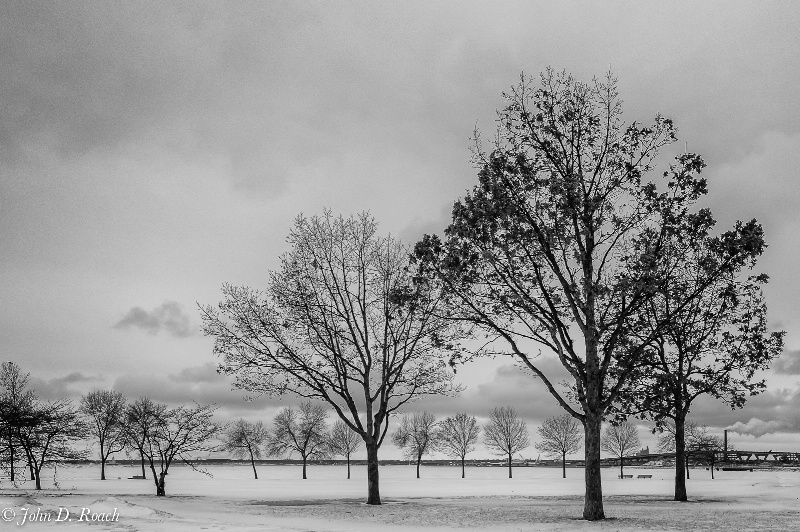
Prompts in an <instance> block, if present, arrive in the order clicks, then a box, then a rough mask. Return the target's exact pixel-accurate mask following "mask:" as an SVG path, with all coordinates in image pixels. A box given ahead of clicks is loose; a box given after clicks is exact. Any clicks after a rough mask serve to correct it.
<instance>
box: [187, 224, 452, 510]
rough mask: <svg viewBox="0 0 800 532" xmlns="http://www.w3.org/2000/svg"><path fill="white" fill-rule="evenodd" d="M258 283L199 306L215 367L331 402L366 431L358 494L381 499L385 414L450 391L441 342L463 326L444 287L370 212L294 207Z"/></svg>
mask: <svg viewBox="0 0 800 532" xmlns="http://www.w3.org/2000/svg"><path fill="white" fill-rule="evenodd" d="M288 243H289V245H290V246H291V249H290V251H289V252H287V253H286V254H285V255H283V256H282V257H281V266H280V269H279V270H278V271H275V272H272V273H271V274H270V281H269V283H268V287H267V290H266V292H260V291H256V290H253V289H250V288H247V287H235V286H230V285H225V286H224V288H223V293H224V295H225V299H224V301H222V302H221V303H220V304H219V308H218V309H215V308H213V307H211V306H206V307H203V308H202V309H201V310H202V314H203V324H204V332H205V333H206V334H207V335H210V336H213V337H215V338H216V343H215V347H214V351H215V353H216V354H217V355H218V356H220V357H221V358H222V364H221V366H220V367H221V369H222V371H224V372H225V373H227V374H230V375H234V376H235V377H236V381H235V385H236V386H237V387H239V388H242V389H245V390H249V391H251V392H254V393H256V394H260V393H267V394H283V393H292V394H295V395H298V396H300V397H305V398H313V399H318V400H322V401H324V402H326V403H327V404H328V405H330V406H331V407H332V408H333V410H334V412H336V414H337V415H338V416H339V418H340V419H341V420H342V421H344V422H345V423H346V424H347V426H348V427H350V429H351V430H353V431H354V432H356V434H358V435H359V436H360V437H361V439H362V440H363V441H364V444H365V447H366V451H367V491H368V494H367V503H368V504H380V502H381V498H380V489H379V474H378V450H379V449H380V446H381V444H382V443H383V441H384V438H385V436H386V433H387V430H388V427H389V415H390V414H391V413H392V412H395V411H396V410H397V409H398V408H401V407H402V406H403V405H405V404H406V403H408V402H409V401H411V400H413V399H414V398H416V397H420V396H424V395H429V394H450V393H454V392H455V391H457V390H456V387H454V385H453V382H452V379H453V374H452V371H451V370H450V368H449V367H448V364H447V357H446V355H445V352H446V350H447V349H448V348H449V347H451V346H452V342H453V338H458V337H460V336H462V335H463V334H464V332H463V331H461V327H460V325H459V324H458V323H456V322H452V321H450V320H447V319H445V318H446V316H443V314H444V311H443V309H442V308H441V298H440V294H439V292H438V291H437V290H434V289H433V288H431V286H430V285H428V284H425V283H421V284H417V283H415V282H414V279H413V276H412V275H411V273H410V272H409V271H408V265H409V250H408V249H407V248H406V247H405V246H404V245H402V244H401V243H400V242H398V241H397V240H395V239H393V238H390V237H379V236H378V235H377V226H376V223H375V221H374V219H373V218H372V217H371V216H370V215H369V214H366V213H364V214H361V215H359V216H355V217H350V218H343V217H341V216H339V217H334V216H333V215H331V214H330V213H329V212H326V213H325V214H324V215H323V216H321V217H316V216H315V217H312V218H305V217H303V216H300V217H298V218H297V219H296V220H295V225H294V228H293V229H292V231H291V233H290V234H289V237H288Z"/></svg>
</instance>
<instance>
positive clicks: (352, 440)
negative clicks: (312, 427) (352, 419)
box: [328, 419, 361, 479]
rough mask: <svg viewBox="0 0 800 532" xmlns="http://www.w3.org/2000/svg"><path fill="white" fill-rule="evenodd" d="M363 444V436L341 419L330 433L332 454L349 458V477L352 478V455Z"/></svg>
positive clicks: (329, 440)
mask: <svg viewBox="0 0 800 532" xmlns="http://www.w3.org/2000/svg"><path fill="white" fill-rule="evenodd" d="M359 445H361V438H360V437H359V436H358V434H356V433H355V432H353V430H352V429H351V428H350V427H348V426H347V423H345V422H344V421H342V420H341V419H339V420H337V421H336V423H334V424H333V428H332V429H331V432H330V434H328V448H329V450H330V454H331V455H332V456H336V455H339V456H344V457H345V459H346V460H347V478H348V479H350V456H351V455H352V454H353V453H354V452H355V451H356V449H358V447H359Z"/></svg>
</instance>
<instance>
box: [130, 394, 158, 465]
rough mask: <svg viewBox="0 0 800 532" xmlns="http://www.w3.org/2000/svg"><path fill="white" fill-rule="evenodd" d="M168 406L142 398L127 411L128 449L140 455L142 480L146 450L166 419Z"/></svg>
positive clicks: (131, 404)
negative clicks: (152, 436) (152, 435)
mask: <svg viewBox="0 0 800 532" xmlns="http://www.w3.org/2000/svg"><path fill="white" fill-rule="evenodd" d="M166 411H167V405H163V404H159V403H154V402H153V400H152V399H150V398H149V397H140V398H139V399H137V400H136V401H134V402H133V403H130V404H129V405H128V406H127V408H126V409H125V424H124V428H125V439H126V443H127V445H128V448H129V449H131V450H133V451H136V452H138V453H139V458H140V459H141V465H142V479H146V478H147V474H146V473H145V459H144V456H145V455H144V450H145V446H146V445H147V443H148V441H150V437H151V434H153V433H154V432H155V430H156V427H157V426H158V425H159V424H160V423H161V422H162V420H163V419H165V418H166Z"/></svg>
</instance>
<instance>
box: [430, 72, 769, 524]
mask: <svg viewBox="0 0 800 532" xmlns="http://www.w3.org/2000/svg"><path fill="white" fill-rule="evenodd" d="M505 96H506V99H507V105H506V106H505V107H504V108H503V109H502V110H500V111H499V116H498V123H499V126H498V131H497V135H496V137H495V139H496V140H495V142H494V143H493V145H491V146H490V148H489V149H484V147H483V146H482V145H481V143H480V139H479V137H478V136H477V135H476V138H477V140H476V147H475V161H476V164H477V166H478V167H479V176H478V177H479V184H478V185H477V186H476V187H475V188H474V189H473V190H472V191H471V192H470V193H468V194H467V195H466V196H465V197H464V198H463V199H462V200H459V201H457V202H456V203H455V205H454V207H453V213H452V222H451V223H450V225H449V226H448V227H447V228H446V229H445V237H444V238H443V239H442V238H440V237H438V236H437V235H426V236H425V237H424V238H423V240H422V241H421V242H419V243H418V244H417V246H416V248H415V256H416V258H417V260H418V262H419V271H420V274H421V275H423V276H425V277H427V278H431V279H435V280H436V281H438V282H439V283H441V285H442V286H443V287H444V288H445V290H446V291H447V292H448V294H449V295H450V296H451V297H450V299H449V301H450V302H451V304H452V309H453V312H454V313H455V314H456V315H457V316H458V317H459V318H460V319H463V320H467V321H469V322H471V323H473V324H475V325H476V326H478V327H480V328H481V329H482V330H484V331H485V332H486V333H487V334H488V335H489V340H490V341H491V340H494V342H491V343H490V344H489V346H487V349H486V350H485V351H486V352H490V353H494V354H505V355H510V356H512V357H513V358H514V359H515V360H516V361H517V362H519V363H520V365H522V366H523V367H524V368H526V369H527V370H529V371H530V373H532V374H533V376H534V377H535V378H537V379H538V380H539V381H540V382H541V383H542V384H543V385H544V386H545V387H547V389H548V390H549V391H550V393H551V394H552V395H553V397H554V398H555V399H556V400H557V401H558V403H559V404H560V405H561V407H562V408H563V409H564V410H565V411H566V412H567V413H568V414H570V415H571V416H573V417H575V418H576V419H578V420H579V421H580V422H581V423H582V424H583V428H584V439H585V445H584V450H585V464H586V467H585V484H586V486H585V498H584V510H583V516H584V518H585V519H588V520H596V519H603V518H604V517H605V512H604V510H603V499H602V482H601V475H600V431H601V425H602V421H603V419H604V417H605V416H606V415H607V414H608V413H609V411H610V410H611V409H612V408H613V405H614V403H615V401H616V400H617V399H618V397H619V394H620V389H621V387H623V386H624V385H625V384H626V383H627V382H628V381H629V379H630V378H631V375H632V374H633V373H634V372H635V371H636V368H637V365H638V363H639V362H640V361H641V360H642V359H643V358H645V357H646V356H647V355H646V354H645V353H644V351H645V350H646V349H647V346H648V345H649V343H650V340H651V338H649V337H647V338H642V337H638V336H637V335H635V334H633V333H636V332H638V330H637V327H638V326H639V324H638V322H637V321H636V319H635V318H636V316H637V313H638V312H639V311H640V310H641V309H642V308H643V306H644V305H645V304H646V303H647V302H648V301H649V300H650V299H651V298H653V297H655V296H654V294H655V292H656V290H657V288H658V287H659V286H660V284H661V283H662V282H663V279H664V276H665V272H666V271H667V270H668V268H669V267H670V265H671V263H674V262H675V261H679V260H681V257H680V256H675V255H670V254H669V251H670V249H669V248H668V247H667V246H666V245H665V243H666V242H667V241H669V239H670V238H671V237H672V236H674V235H676V234H682V233H691V232H692V231H695V230H696V223H695V222H697V221H698V220H700V219H703V218H706V217H709V216H710V214H709V213H708V211H705V210H702V209H695V207H694V205H695V203H696V201H697V200H698V198H700V197H701V196H702V195H703V194H705V193H706V184H705V181H704V180H703V179H701V178H699V176H698V174H699V172H700V170H701V169H702V167H703V166H704V165H703V162H702V160H701V158H700V157H699V156H697V155H695V154H683V155H681V156H679V157H677V159H676V161H675V163H674V164H673V165H672V166H671V167H670V169H669V170H668V171H666V172H665V173H664V179H663V180H662V181H660V183H659V184H656V183H653V182H648V181H646V180H645V176H646V174H648V172H649V171H650V170H652V168H653V165H654V164H655V163H654V161H655V158H656V157H657V155H658V153H659V150H660V149H661V148H662V147H664V146H665V145H667V144H669V143H671V142H673V141H674V140H675V129H674V127H673V124H672V121H671V120H669V119H666V118H664V117H661V116H657V117H656V119H655V121H654V122H653V124H652V125H649V126H645V125H641V124H638V123H635V122H634V123H630V124H627V125H626V124H625V123H624V122H623V119H622V103H621V100H620V98H619V94H618V92H617V85H616V80H615V79H613V77H612V76H611V75H610V74H609V76H608V77H607V78H606V79H604V80H594V81H593V82H591V83H582V82H579V81H577V80H575V79H573V78H572V77H571V76H569V75H567V74H566V73H561V74H559V73H555V72H553V71H551V70H548V71H546V72H545V73H543V74H542V75H541V77H540V80H539V82H538V83H537V81H536V80H532V79H529V78H526V77H523V78H522V79H521V81H520V83H519V85H517V86H516V87H513V88H512V90H511V91H510V92H509V93H508V94H506V95H505ZM756 237H757V235H756V232H755V231H754V226H753V224H742V225H740V226H737V227H736V228H735V229H734V230H732V231H730V232H729V233H726V235H724V236H723V237H720V238H719V239H718V242H719V243H720V244H721V245H722V248H723V250H727V253H723V254H722V255H723V256H722V258H723V260H722V261H720V263H718V264H717V265H716V268H717V269H718V270H725V269H726V268H727V267H729V264H730V262H736V261H737V259H736V257H738V255H739V254H740V252H741V250H742V248H747V247H749V246H750V244H751V243H753V241H755V240H756V239H757V238H756ZM731 257H733V260H732V261H731V260H729V259H731ZM699 288H700V287H695V289H693V290H690V291H689V292H686V293H684V294H682V300H681V301H680V302H678V307H679V308H680V307H682V306H683V305H685V304H686V303H687V302H689V301H692V300H693V299H695V298H697V297H698V294H697V290H698V289H699ZM660 326H661V324H659V327H660ZM537 344H538V345H537ZM542 348H544V350H546V351H548V352H551V353H552V354H553V355H554V356H556V357H558V360H559V361H560V362H561V365H562V366H563V367H564V368H565V369H566V370H567V371H568V372H569V374H570V377H571V379H570V382H569V383H568V386H567V387H566V388H564V387H561V386H559V383H558V381H556V380H554V375H553V374H552V373H550V372H549V371H548V370H547V368H546V365H544V364H542V363H541V361H540V360H539V359H537V357H538V355H539V353H540V352H541V349H542Z"/></svg>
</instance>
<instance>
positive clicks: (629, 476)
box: [619, 475, 633, 478]
mask: <svg viewBox="0 0 800 532" xmlns="http://www.w3.org/2000/svg"><path fill="white" fill-rule="evenodd" d="M619 478H633V475H620V476H619Z"/></svg>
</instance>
